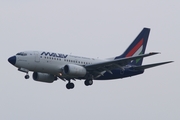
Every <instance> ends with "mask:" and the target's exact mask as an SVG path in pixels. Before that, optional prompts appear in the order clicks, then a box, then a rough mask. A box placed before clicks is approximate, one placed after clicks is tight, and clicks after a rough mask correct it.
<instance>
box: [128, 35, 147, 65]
mask: <svg viewBox="0 0 180 120" xmlns="http://www.w3.org/2000/svg"><path fill="white" fill-rule="evenodd" d="M143 41H144V39H143V38H142V39H141V40H140V41H139V42H138V43H137V44H136V45H135V46H134V47H133V49H131V50H130V51H129V53H128V54H127V55H126V57H130V56H136V55H140V54H141V53H142V50H143ZM140 59H141V58H140ZM140 59H136V63H138V62H139V61H140ZM131 62H133V61H131Z"/></svg>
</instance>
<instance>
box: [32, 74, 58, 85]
mask: <svg viewBox="0 0 180 120" xmlns="http://www.w3.org/2000/svg"><path fill="white" fill-rule="evenodd" d="M32 77H33V79H34V80H35V81H40V82H47V83H52V82H54V81H55V80H57V78H56V77H54V76H53V75H50V74H47V73H40V72H34V73H33V76H32Z"/></svg>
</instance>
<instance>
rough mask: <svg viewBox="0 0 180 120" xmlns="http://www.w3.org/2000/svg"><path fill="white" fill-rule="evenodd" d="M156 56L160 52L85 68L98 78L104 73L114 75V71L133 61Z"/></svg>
mask: <svg viewBox="0 0 180 120" xmlns="http://www.w3.org/2000/svg"><path fill="white" fill-rule="evenodd" d="M155 54H158V52H151V53H148V54H141V55H137V56H131V57H126V58H120V59H115V60H110V61H105V62H100V63H96V64H92V65H86V66H85V68H86V70H87V71H88V72H89V73H90V74H92V75H93V76H94V77H95V78H96V77H98V76H100V75H103V73H105V72H109V73H111V74H112V72H111V70H112V69H117V68H120V69H124V68H123V66H125V65H127V64H129V63H130V62H131V61H132V60H136V59H139V58H144V57H148V56H151V55H155Z"/></svg>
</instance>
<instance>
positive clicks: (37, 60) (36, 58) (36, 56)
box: [34, 51, 40, 62]
mask: <svg viewBox="0 0 180 120" xmlns="http://www.w3.org/2000/svg"><path fill="white" fill-rule="evenodd" d="M34 56H35V62H40V55H39V52H38V51H35V52H34Z"/></svg>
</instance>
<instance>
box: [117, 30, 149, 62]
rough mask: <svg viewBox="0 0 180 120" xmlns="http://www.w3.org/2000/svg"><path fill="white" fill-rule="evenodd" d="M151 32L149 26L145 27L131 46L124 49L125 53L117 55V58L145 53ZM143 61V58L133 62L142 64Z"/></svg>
mask: <svg viewBox="0 0 180 120" xmlns="http://www.w3.org/2000/svg"><path fill="white" fill-rule="evenodd" d="M149 33H150V29H149V28H143V30H142V31H141V32H140V33H139V35H138V36H137V37H136V38H135V40H134V41H133V42H132V43H131V44H130V46H129V47H128V48H127V49H126V50H125V51H124V53H123V54H122V55H120V56H117V57H115V59H119V58H123V57H130V56H136V55H140V54H144V53H145V50H146V45H147V41H148V37H149ZM142 62H143V58H141V59H137V60H133V61H132V62H131V64H133V65H142Z"/></svg>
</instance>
